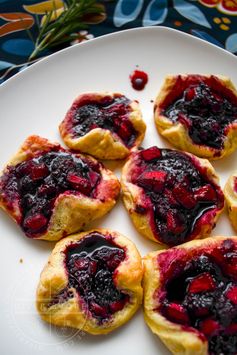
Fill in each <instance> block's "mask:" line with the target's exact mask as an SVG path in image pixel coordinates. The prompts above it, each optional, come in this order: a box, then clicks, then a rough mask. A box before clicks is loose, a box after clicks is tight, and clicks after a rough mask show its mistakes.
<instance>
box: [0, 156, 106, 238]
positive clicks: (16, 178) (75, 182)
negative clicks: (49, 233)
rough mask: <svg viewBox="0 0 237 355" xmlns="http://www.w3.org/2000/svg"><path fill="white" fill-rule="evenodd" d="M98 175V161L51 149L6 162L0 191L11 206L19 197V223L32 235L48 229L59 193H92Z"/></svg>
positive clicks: (97, 180) (98, 177)
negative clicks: (28, 157) (14, 162)
mask: <svg viewBox="0 0 237 355" xmlns="http://www.w3.org/2000/svg"><path fill="white" fill-rule="evenodd" d="M100 179H101V175H100V172H99V165H98V166H97V164H94V163H91V162H89V161H87V160H83V159H81V158H78V157H76V156H75V155H72V154H69V153H66V152H57V151H56V152H55V151H52V152H47V153H45V154H43V155H39V156H38V157H35V158H33V159H29V160H26V161H24V162H22V163H20V164H17V165H16V166H9V168H8V171H7V172H6V173H5V174H4V175H3V176H2V177H1V181H0V191H1V194H2V196H4V198H5V199H6V201H8V204H9V207H10V208H11V207H13V205H14V203H15V201H16V200H19V205H20V209H21V214H22V216H21V218H20V220H19V224H20V225H21V228H22V229H23V231H24V232H25V234H26V235H27V236H28V237H30V238H34V237H37V236H38V235H40V234H41V233H43V232H45V231H46V230H47V227H48V223H49V220H50V217H51V215H52V211H53V208H54V203H55V200H56V198H57V197H58V195H59V194H62V193H64V192H69V191H70V192H73V193H75V194H77V193H82V194H84V195H86V196H90V197H93V196H94V189H95V187H96V185H97V184H98V182H99V181H100Z"/></svg>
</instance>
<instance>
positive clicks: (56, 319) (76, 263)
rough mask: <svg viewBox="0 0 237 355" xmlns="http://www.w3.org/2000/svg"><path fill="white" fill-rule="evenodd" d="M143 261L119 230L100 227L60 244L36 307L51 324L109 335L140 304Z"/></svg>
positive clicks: (41, 284)
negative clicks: (114, 230)
mask: <svg viewBox="0 0 237 355" xmlns="http://www.w3.org/2000/svg"><path fill="white" fill-rule="evenodd" d="M142 273H143V272H142V261H141V257H140V255H139V253H138V251H137V249H136V247H135V245H134V244H133V243H132V242H131V241H130V240H129V239H127V238H126V237H124V236H122V235H121V234H120V233H118V232H113V231H109V230H105V229H96V230H92V231H89V232H84V233H80V234H74V235H71V236H70V237H67V238H65V239H63V240H62V241H60V242H58V243H57V244H56V247H55V248H54V250H53V252H52V254H51V256H50V258H49V261H48V263H47V265H46V266H45V268H44V269H43V271H42V273H41V277H40V282H39V285H38V289H37V309H38V311H39V313H40V315H41V317H42V318H43V319H44V320H45V321H47V322H49V323H52V324H55V325H59V326H68V327H74V328H78V329H81V330H84V331H86V332H88V333H91V334H106V333H109V332H110V331H112V330H114V329H116V328H117V327H119V326H120V325H122V324H124V323H126V322H127V321H128V320H129V319H130V318H131V317H132V316H133V314H134V313H135V312H136V310H137V309H138V307H139V306H140V304H141V302H142V287H141V279H142Z"/></svg>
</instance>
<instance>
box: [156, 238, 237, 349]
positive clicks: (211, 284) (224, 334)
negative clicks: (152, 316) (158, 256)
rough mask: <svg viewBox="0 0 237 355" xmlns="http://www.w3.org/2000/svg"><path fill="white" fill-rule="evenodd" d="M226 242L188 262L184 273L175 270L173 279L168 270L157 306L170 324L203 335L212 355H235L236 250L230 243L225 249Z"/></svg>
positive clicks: (236, 310)
mask: <svg viewBox="0 0 237 355" xmlns="http://www.w3.org/2000/svg"><path fill="white" fill-rule="evenodd" d="M226 242H228V240H227V241H225V242H223V243H222V246H221V247H220V248H217V249H214V250H213V252H212V253H208V252H207V253H205V251H204V252H203V253H202V254H201V255H199V256H196V257H194V258H193V259H192V260H187V262H186V263H185V266H184V268H183V270H181V269H180V268H179V267H176V271H175V273H176V276H175V277H174V276H172V271H171V270H169V274H170V275H169V276H170V277H169V281H168V282H166V284H165V286H164V288H165V289H164V293H163V294H164V295H165V296H163V298H162V302H161V303H162V305H161V306H160V311H161V313H162V314H163V315H164V316H165V317H166V318H168V319H169V320H170V321H172V322H175V323H178V324H181V325H183V326H184V327H185V326H187V327H193V328H195V329H197V330H198V331H199V332H201V333H202V334H204V336H205V337H206V339H207V340H208V346H209V354H211V355H220V354H228V355H236V353H237V276H236V275H237V274H236V267H235V265H234V264H233V257H234V256H235V257H237V250H236V247H235V245H234V243H233V242H232V241H231V240H230V243H229V246H228V248H227V244H226ZM230 254H232V259H231V258H230V257H229V256H230ZM176 265H177V264H176ZM230 270H231V271H232V275H234V277H233V276H231V273H230V272H229V271H230Z"/></svg>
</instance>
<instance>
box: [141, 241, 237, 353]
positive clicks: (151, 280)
mask: <svg viewBox="0 0 237 355" xmlns="http://www.w3.org/2000/svg"><path fill="white" fill-rule="evenodd" d="M230 238H234V239H235V240H236V241H237V237H222V236H221V237H219V236H218V237H211V238H206V239H203V240H193V241H190V242H188V243H185V244H182V245H180V246H178V247H174V248H171V249H169V250H165V251H157V252H152V253H149V254H148V255H147V256H146V257H145V258H144V276H143V288H144V317H145V321H146V323H147V324H148V326H149V327H150V329H151V330H152V332H153V333H154V334H156V335H158V336H159V337H160V339H161V340H162V342H163V343H164V344H165V345H166V346H167V347H168V348H169V350H170V351H171V352H172V354H175V355H176V354H177V355H194V354H195V355H208V343H207V341H205V340H202V339H203V338H202V337H200V336H199V335H200V333H199V332H198V331H197V330H196V331H195V330H194V328H190V329H188V327H187V328H186V329H185V328H184V327H183V326H182V325H179V324H177V323H173V322H171V321H169V320H168V319H167V318H165V317H164V316H163V315H161V314H160V313H159V312H158V310H157V308H158V307H159V305H160V303H159V300H158V297H154V293H155V292H156V294H157V291H158V290H159V289H160V288H161V287H162V283H161V271H160V268H159V264H158V262H157V258H158V257H159V255H160V254H162V253H167V260H169V263H168V264H169V265H170V264H172V263H173V262H175V259H174V258H170V259H168V258H169V254H170V253H172V252H173V251H174V250H187V251H188V252H190V253H191V254H192V253H193V252H194V253H195V255H197V253H198V251H199V250H200V251H201V250H202V249H203V248H207V247H214V246H215V245H218V244H219V243H220V242H221V241H223V240H226V239H230ZM167 267H168V266H167ZM165 281H167V280H165ZM191 329H192V330H191Z"/></svg>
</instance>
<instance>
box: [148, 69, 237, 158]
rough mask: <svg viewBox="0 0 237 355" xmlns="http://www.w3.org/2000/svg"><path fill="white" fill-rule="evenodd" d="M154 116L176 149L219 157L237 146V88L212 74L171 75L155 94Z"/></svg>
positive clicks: (159, 129)
mask: <svg viewBox="0 0 237 355" xmlns="http://www.w3.org/2000/svg"><path fill="white" fill-rule="evenodd" d="M154 117H155V123H156V127H157V129H158V131H159V133H160V134H162V136H163V137H165V138H166V139H168V141H169V142H170V143H171V144H173V145H174V146H175V147H176V148H179V149H182V150H185V151H188V152H190V153H193V154H196V155H198V156H200V157H204V158H209V159H220V158H222V157H224V156H227V155H229V154H230V153H232V152H233V151H234V150H235V149H236V148H237V91H236V89H235V87H234V86H233V84H232V82H231V81H230V79H228V78H226V77H222V76H215V75H191V74H189V75H176V76H173V75H170V76H167V77H166V79H165V83H164V84H163V86H162V88H161V91H160V93H159V94H158V96H157V98H156V101H155V107H154Z"/></svg>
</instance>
